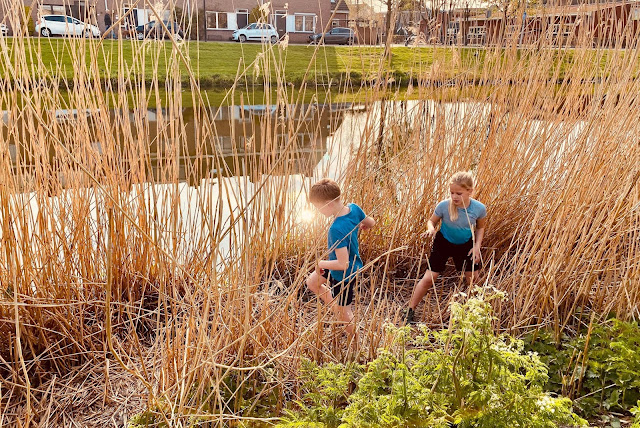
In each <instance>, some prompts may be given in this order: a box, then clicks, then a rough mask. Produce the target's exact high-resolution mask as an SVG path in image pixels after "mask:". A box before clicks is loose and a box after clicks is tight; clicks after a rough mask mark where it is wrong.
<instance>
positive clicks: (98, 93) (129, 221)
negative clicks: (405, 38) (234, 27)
mask: <svg viewBox="0 0 640 428" xmlns="http://www.w3.org/2000/svg"><path fill="white" fill-rule="evenodd" d="M10 19H12V20H15V22H17V21H18V20H19V19H20V16H19V11H18V9H16V11H15V12H14V13H13V14H12V15H10ZM66 43H68V49H67V50H65V51H64V53H63V52H61V53H60V55H63V54H64V55H71V57H72V58H73V69H74V73H73V85H72V89H71V90H70V91H68V92H66V93H63V91H62V90H61V89H60V88H61V86H63V85H60V84H57V83H59V82H56V75H57V73H56V72H53V73H52V74H51V75H50V76H49V77H50V78H51V80H50V82H52V83H51V84H43V83H42V81H40V80H38V78H36V77H33V76H36V75H38V76H40V75H42V73H44V72H45V70H47V69H49V68H50V65H49V64H43V63H39V62H38V56H37V55H36V56H35V57H29V58H28V57H27V55H26V52H33V51H34V49H37V48H36V45H35V40H34V39H33V38H32V37H30V36H29V35H27V34H23V35H21V36H20V37H16V38H15V39H14V41H13V44H12V51H11V52H12V55H11V56H9V55H8V51H7V44H6V42H5V40H3V39H1V38H0V52H1V54H2V56H3V58H4V60H3V61H2V62H1V63H0V68H2V70H0V75H2V76H5V78H4V81H1V82H0V87H1V90H0V105H2V106H3V109H4V122H3V125H2V126H3V128H2V133H0V135H1V137H0V138H1V141H0V159H1V162H2V168H0V174H1V177H0V183H2V184H1V186H0V225H1V231H0V237H1V239H2V252H1V254H0V284H2V287H1V288H2V289H1V291H0V292H1V295H0V332H1V333H2V337H3V338H4V340H3V341H2V343H1V344H0V372H1V373H2V381H1V384H0V385H1V386H0V406H1V408H2V422H0V424H2V423H3V424H8V425H11V426H14V425H15V424H18V423H19V424H20V425H21V426H32V425H41V426H72V424H74V423H75V424H80V425H83V426H85V425H105V424H107V425H109V426H110V425H115V426H121V425H122V424H123V423H125V422H126V420H128V418H130V417H131V416H132V415H133V414H135V413H138V412H142V411H144V410H149V411H150V413H149V414H153V415H154V418H155V420H156V421H159V422H165V423H167V424H168V425H170V426H188V425H189V424H190V423H193V421H194V420H195V419H194V418H199V419H197V420H199V421H209V422H211V423H212V424H213V425H220V426H223V425H224V424H236V423H240V422H245V423H249V424H257V423H259V422H260V423H268V422H269V421H271V420H272V419H270V418H273V417H277V416H279V413H278V412H279V411H281V410H282V408H283V407H284V406H285V405H286V404H287V402H288V401H290V400H293V399H295V398H296V394H297V391H298V385H297V383H296V374H297V370H298V366H299V361H300V358H301V357H309V358H313V359H315V360H319V361H336V360H344V359H345V358H348V356H347V355H346V354H347V353H346V345H345V337H344V333H343V332H342V328H341V327H340V326H339V325H336V323H335V322H334V321H333V318H332V317H331V316H330V314H328V313H327V310H326V308H324V307H323V306H322V305H321V304H319V302H318V301H317V300H316V299H315V298H314V297H313V296H312V295H310V294H309V292H307V291H305V286H304V279H305V277H306V276H307V274H308V273H309V272H310V271H311V270H312V268H313V266H314V262H315V260H316V259H317V258H318V257H321V256H322V255H323V254H324V253H325V251H326V248H325V245H326V244H325V238H326V235H325V233H326V228H327V223H326V221H324V220H322V219H319V218H315V220H313V221H304V220H303V219H302V217H301V216H300V213H301V212H302V211H303V210H304V209H307V208H308V207H307V204H306V198H305V196H304V195H305V192H306V190H307V189H308V186H309V184H310V183H311V182H313V180H315V179H318V178H320V177H323V176H331V177H334V178H336V179H338V180H339V181H340V182H341V183H342V184H343V186H344V189H345V197H346V199H347V200H351V201H354V202H357V203H359V204H360V205H361V206H363V208H364V209H365V211H366V212H367V213H368V214H369V215H371V216H373V217H375V218H376V219H377V220H378V226H377V227H376V229H375V230H373V231H371V232H370V233H366V234H363V235H362V237H361V239H362V251H363V256H364V259H365V263H366V264H367V266H366V270H365V271H364V273H363V275H362V278H361V280H360V285H359V289H358V296H357V303H356V307H355V309H356V313H357V317H356V319H357V322H358V328H359V331H360V332H361V343H360V344H359V346H360V351H361V354H360V358H363V359H365V360H366V359H368V358H373V357H375V355H376V350H377V349H378V348H379V347H380V346H382V345H384V344H385V343H386V340H388V338H387V337H386V336H385V333H384V329H383V325H384V324H385V323H387V322H395V323H399V322H400V311H401V310H402V309H403V307H404V305H405V304H406V302H407V301H408V299H409V296H410V294H411V290H412V287H413V284H414V283H415V281H416V280H417V279H418V278H419V277H420V275H421V274H422V272H424V270H425V269H426V268H427V267H426V255H427V254H428V251H429V247H430V243H429V242H425V241H424V240H423V239H422V238H420V234H421V232H423V230H424V224H425V222H426V220H427V219H428V218H429V216H430V215H431V213H432V210H433V208H434V207H435V204H436V203H437V202H438V201H439V200H441V199H443V198H445V197H446V195H447V190H448V184H447V180H448V178H449V176H450V175H451V174H452V173H453V172H455V171H457V170H461V169H471V170H473V171H474V173H475V174H476V176H477V178H478V183H479V184H478V187H477V193H476V198H477V199H479V200H480V201H482V202H484V203H485V204H486V205H487V206H488V210H489V217H488V218H489V222H488V230H487V234H486V238H485V241H484V244H485V248H484V249H483V257H484V260H483V262H484V264H485V269H484V272H483V274H482V277H481V283H482V284H485V285H488V284H490V285H493V286H495V287H497V288H498V289H500V290H503V291H505V292H506V293H507V295H508V300H507V301H506V303H504V304H502V306H500V307H498V308H496V310H497V315H498V318H499V325H496V328H504V329H509V330H512V331H513V332H516V333H518V332H521V331H526V330H528V329H532V328H537V327H540V326H545V325H548V326H553V328H554V329H555V331H556V333H557V334H558V335H560V333H562V332H563V331H567V330H568V329H571V328H573V327H575V326H576V325H578V324H580V323H584V322H588V320H589V319H590V318H592V317H594V318H597V317H601V316H606V315H607V314H609V313H612V312H613V313H615V314H616V316H618V317H620V318H626V319H628V318H637V317H638V316H639V315H640V313H639V312H638V303H640V281H639V278H640V205H639V204H640V184H639V183H638V179H639V177H640V170H639V168H640V145H639V144H638V135H640V134H639V132H640V129H638V128H639V126H640V122H639V121H638V120H636V116H637V112H638V111H639V107H640V105H639V104H640V99H639V97H638V96H637V94H638V93H640V87H639V86H640V83H639V82H638V80H637V79H636V75H637V69H638V59H637V58H638V50H637V45H636V44H633V45H630V44H627V45H626V46H627V47H626V49H625V50H606V51H605V50H600V49H592V48H591V47H590V46H591V45H588V44H587V43H586V42H585V44H584V45H585V46H587V45H588V46H589V47H578V48H576V49H564V48H563V47H562V46H553V45H537V46H534V47H524V48H519V49H518V50H516V49H515V47H506V48H499V47H496V48H492V49H487V50H486V51H484V52H483V58H482V61H481V62H479V61H475V62H474V61H469V60H464V61H463V60H462V59H461V58H463V56H462V55H461V53H460V52H461V51H460V49H459V48H456V47H452V48H451V49H450V50H447V52H446V55H445V54H444V53H443V54H442V55H443V57H442V58H441V59H439V58H438V57H437V52H438V51H436V52H434V55H436V57H434V60H433V62H430V63H429V64H422V63H420V62H416V63H415V66H414V70H412V74H411V75H412V76H413V77H412V81H411V83H410V85H409V87H408V88H407V89H406V90H400V89H398V88H397V87H396V86H394V84H393V82H390V81H389V79H388V77H389V74H388V67H386V64H387V61H388V58H385V57H384V56H382V57H381V58H379V66H378V75H377V79H374V81H373V83H372V84H370V85H364V86H358V87H354V85H352V84H351V82H350V81H349V80H348V79H347V80H345V81H341V82H340V85H339V88H338V89H335V88H334V89H332V90H331V91H330V92H327V91H326V90H325V89H324V88H323V87H321V86H318V85H317V84H313V85H312V84H309V85H302V87H299V88H295V91H293V90H292V88H291V86H290V85H289V84H288V82H287V80H286V69H284V68H283V67H282V65H281V64H282V58H283V57H284V56H286V52H287V51H286V47H284V46H269V45H265V46H262V52H261V53H260V54H259V55H258V56H257V58H256V59H255V61H254V62H253V63H244V64H239V65H238V74H237V78H236V83H235V84H234V85H233V87H231V88H229V94H228V100H229V103H230V104H231V106H230V108H231V109H230V110H229V111H233V112H236V113H234V114H235V115H236V116H234V117H225V116H224V114H225V113H224V111H226V110H223V109H222V108H221V109H217V108H213V109H212V108H211V106H209V104H208V102H207V99H206V96H203V93H201V92H200V91H199V86H198V81H197V79H196V78H195V77H193V75H190V78H189V86H190V89H191V96H192V103H191V105H193V110H188V114H187V110H186V109H184V108H183V106H182V103H183V95H182V94H181V91H182V86H183V82H182V78H181V77H180V73H181V71H180V70H181V69H184V68H185V67H186V69H187V70H189V69H190V67H191V66H192V64H190V63H189V61H187V58H186V57H185V55H184V44H188V43H190V42H188V41H187V42H183V43H176V42H175V41H170V42H168V43H170V45H166V44H164V43H158V42H154V41H145V42H140V43H139V42H137V41H135V42H132V43H133V45H134V49H133V52H134V53H133V60H132V61H131V62H130V61H129V60H127V61H125V60H124V58H123V55H122V52H123V49H124V48H123V46H124V44H125V43H129V42H124V41H123V42H121V43H120V44H119V45H118V46H120V47H119V54H118V55H114V56H112V57H110V58H109V60H110V61H114V62H115V64H116V65H117V66H116V67H115V70H116V74H115V75H114V76H112V79H110V80H108V81H107V83H106V84H105V82H104V80H102V79H101V71H100V70H99V68H98V67H96V66H95V64H98V63H99V62H101V61H103V60H104V58H103V57H102V55H103V54H104V52H103V50H102V48H101V40H82V41H66ZM322 52H323V51H322V48H321V47H320V48H318V49H317V51H316V54H317V55H318V56H319V58H321V56H322ZM565 55H567V56H571V61H569V62H562V64H563V65H562V67H563V69H562V70H560V69H559V67H560V66H559V65H558V64H559V63H558V61H557V59H558V57H563V56H565ZM149 58H151V60H150V59H149ZM449 58H453V59H452V60H450V59H449ZM456 58H458V59H457V60H456ZM465 58H466V57H465ZM147 61H151V62H152V69H154V70H155V71H154V72H155V74H156V75H158V76H160V75H161V76H163V79H162V82H163V83H162V84H158V81H155V83H153V82H152V83H151V85H149V82H148V80H147V81H145V70H147V67H148V66H149V64H148V63H147ZM451 61H453V62H456V61H457V64H456V69H457V70H459V72H458V74H457V75H456V77H454V78H453V79H450V78H449V77H447V79H446V80H445V83H446V84H437V85H435V84H433V83H434V82H443V80H442V76H443V75H444V74H445V68H446V67H449V66H450V65H451ZM321 63H322V61H316V62H315V63H314V64H315V65H314V67H317V66H318V65H317V64H321ZM159 64H162V65H163V67H162V68H160V66H159ZM567 64H568V65H567ZM554 67H558V69H557V70H555V68H554ZM554 70H555V72H557V73H560V72H562V75H563V78H561V79H559V78H555V77H554ZM34 71H37V72H38V73H34ZM56 71H57V72H59V74H60V75H62V74H64V72H66V71H64V70H56ZM550 71H551V75H552V76H551V77H549V73H550ZM307 72H308V76H311V75H312V74H313V72H314V70H312V69H308V70H307ZM446 74H447V76H448V75H449V74H448V73H446ZM470 74H473V75H474V76H475V77H476V78H480V80H481V81H482V82H483V84H481V85H477V84H475V83H477V79H469V76H470ZM164 76H167V77H166V78H164ZM273 76H275V78H274V77H273ZM256 77H259V78H262V79H263V85H264V86H265V87H268V88H269V89H270V90H268V91H265V92H264V94H265V95H264V98H265V99H264V102H262V103H260V104H265V105H266V107H264V108H265V109H267V110H268V109H270V108H271V106H273V109H274V110H273V111H274V114H266V115H253V116H252V115H251V114H250V111H251V109H252V107H250V106H249V104H252V103H247V102H246V101H245V100H246V99H247V97H250V96H251V91H252V89H251V86H250V84H249V82H250V81H252V82H253V81H255V78H256ZM308 92H314V93H315V94H316V95H315V98H316V99H318V100H321V101H322V102H320V103H317V104H316V105H315V107H308V106H304V105H303V103H302V102H300V101H301V100H302V99H304V97H305V93H308ZM237 93H241V95H240V97H239V98H240V102H239V103H236V101H235V100H236V99H237ZM165 94H168V95H165ZM272 94H275V95H272ZM350 98H353V99H358V100H361V101H362V102H361V103H360V104H359V107H363V110H362V111H352V110H346V111H345V110H341V111H339V112H335V111H334V112H332V111H331V107H330V106H329V103H331V102H334V101H337V100H345V99H350ZM253 104H255V103H253ZM149 105H153V106H154V108H153V110H149V109H148V106H149ZM156 107H158V108H156ZM159 107H162V108H159ZM188 115H190V116H189V117H187V116H188ZM255 117H257V119H255ZM225 121H227V122H225ZM238 122H239V123H241V126H237V123H238ZM327 129H329V130H330V132H329V133H330V134H331V135H329V136H328V137H327V135H326V134H323V132H325V133H326V132H327V131H326V130H327ZM323 135H324V138H325V139H326V141H328V143H326V144H328V146H326V147H325V146H323V145H322V141H325V140H323V138H321V137H322V136H323ZM327 138H328V139H327ZM325 152H328V156H324V155H323V154H324V153H325ZM302 153H320V155H319V156H318V157H313V156H311V157H308V156H306V155H302ZM238 171H242V172H243V173H242V174H238ZM301 171H307V172H306V173H301ZM305 174H306V175H305ZM307 175H308V176H307ZM444 277H445V278H444V280H443V281H442V282H441V283H440V284H438V287H437V292H434V293H431V294H430V295H428V297H427V299H426V302H424V303H423V304H422V305H421V306H420V309H419V311H418V317H421V319H422V321H424V322H426V323H428V324H430V325H431V326H433V327H438V326H440V325H443V324H444V323H446V321H447V317H448V314H447V309H446V308H447V302H448V301H449V299H451V298H452V296H454V294H455V293H457V292H458V291H462V290H465V287H464V286H463V285H462V284H461V281H460V280H459V278H457V277H456V276H455V274H454V273H446V274H445V275H444Z"/></svg>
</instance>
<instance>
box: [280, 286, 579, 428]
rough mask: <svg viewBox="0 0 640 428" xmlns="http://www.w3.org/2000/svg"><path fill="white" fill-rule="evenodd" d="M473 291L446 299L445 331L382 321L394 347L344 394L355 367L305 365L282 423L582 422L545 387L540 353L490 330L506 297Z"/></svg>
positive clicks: (533, 424) (476, 424) (563, 400)
mask: <svg viewBox="0 0 640 428" xmlns="http://www.w3.org/2000/svg"><path fill="white" fill-rule="evenodd" d="M477 292H478V294H479V296H478V297H474V298H471V299H469V300H468V301H467V302H466V303H464V304H459V303H453V304H452V305H451V322H450V327H449V329H447V330H444V331H439V332H434V331H431V330H429V329H427V328H425V327H423V329H422V334H421V335H420V336H419V337H418V338H416V339H411V330H410V328H409V327H403V328H396V327H393V326H387V328H388V329H389V332H390V333H392V334H393V335H394V338H395V339H394V341H393V345H392V346H389V347H388V348H385V349H382V350H380V352H379V356H378V357H377V358H376V359H375V360H374V361H372V362H371V363H369V364H368V365H367V366H366V370H365V372H364V374H363V375H362V376H361V377H359V378H358V379H357V388H356V389H355V391H354V392H353V394H351V395H348V397H347V393H348V389H347V385H348V382H349V381H350V380H351V379H353V374H357V373H358V370H354V369H353V368H347V367H345V366H341V365H335V364H331V365H327V366H324V367H317V366H315V367H314V369H313V370H312V371H311V372H309V371H303V378H304V379H305V388H306V389H307V391H309V392H307V393H306V394H305V395H304V397H303V400H302V402H300V403H299V404H300V406H301V410H300V411H299V412H298V413H297V414H295V413H294V414H290V417H289V418H288V419H287V420H286V421H285V422H284V423H283V425H284V426H290V425H291V424H299V423H300V422H301V421H304V420H306V421H309V422H314V423H321V424H322V425H321V426H326V427H335V426H338V423H339V421H341V422H342V425H341V426H344V427H400V426H447V425H448V424H451V423H455V424H458V426H460V427H471V426H474V427H494V426H527V427H555V426H558V425H569V426H575V425H584V424H585V421H584V420H582V419H581V418H580V417H578V416H577V415H575V414H574V413H573V412H572V410H571V401H570V400H569V399H567V398H555V397H553V396H551V395H550V394H549V393H547V392H545V391H544V390H543V386H544V385H545V384H546V382H547V379H548V376H547V369H546V367H545V365H544V364H543V363H542V361H541V360H540V358H538V356H537V355H535V354H534V353H526V352H524V350H523V349H524V344H523V342H522V341H519V340H516V339H514V338H512V337H509V336H506V335H496V334H495V333H494V331H493V328H492V322H493V316H492V309H491V301H493V300H496V299H501V298H503V295H502V294H500V293H497V292H494V293H491V294H488V295H485V294H484V292H483V291H482V290H477ZM310 373H311V374H313V375H314V376H315V379H314V378H313V377H310V376H309V374H310ZM330 379H332V380H334V383H333V386H331V387H329V386H328V384H327V381H329V380H330ZM340 402H344V403H345V404H346V407H345V408H344V410H343V411H340V410H338V409H336V405H339V404H340ZM327 408H329V409H331V410H330V415H331V418H329V417H327V416H328V415H327V413H326V412H327V411H328V410H326V409H327Z"/></svg>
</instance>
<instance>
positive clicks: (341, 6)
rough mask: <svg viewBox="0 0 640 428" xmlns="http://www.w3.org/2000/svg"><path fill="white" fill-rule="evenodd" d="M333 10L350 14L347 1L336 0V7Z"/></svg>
mask: <svg viewBox="0 0 640 428" xmlns="http://www.w3.org/2000/svg"><path fill="white" fill-rule="evenodd" d="M332 10H337V11H338V12H345V13H349V5H348V4H347V0H336V3H335V6H334V7H333V9H332Z"/></svg>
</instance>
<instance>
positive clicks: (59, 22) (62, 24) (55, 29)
mask: <svg viewBox="0 0 640 428" xmlns="http://www.w3.org/2000/svg"><path fill="white" fill-rule="evenodd" d="M45 21H46V27H47V28H48V29H49V31H51V34H64V30H65V28H66V25H67V24H66V19H65V17H64V15H58V16H49V17H47V19H46V20H45Z"/></svg>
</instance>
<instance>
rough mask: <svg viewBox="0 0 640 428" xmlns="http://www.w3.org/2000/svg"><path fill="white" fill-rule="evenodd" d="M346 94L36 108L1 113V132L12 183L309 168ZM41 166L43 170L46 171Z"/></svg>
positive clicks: (309, 171)
mask: <svg viewBox="0 0 640 428" xmlns="http://www.w3.org/2000/svg"><path fill="white" fill-rule="evenodd" d="M357 108H358V107H357V106H354V105H352V104H350V103H343V104H305V105H297V106H295V105H280V106H266V105H247V106H223V107H212V108H209V109H194V108H182V109H180V110H167V109H148V110H129V111H122V110H110V111H108V112H104V113H103V112H101V111H97V110H96V111H92V110H56V111H51V112H46V113H44V114H43V115H42V116H41V117H36V118H30V119H29V122H30V123H27V120H26V119H24V117H13V116H12V115H16V114H18V112H17V111H15V110H10V111H6V112H3V114H2V116H1V118H2V125H3V126H2V139H3V141H4V142H5V143H6V144H7V145H6V146H5V147H8V151H7V150H2V156H3V157H4V156H5V154H6V153H8V156H9V157H10V159H11V168H12V170H13V172H14V174H13V175H14V177H15V179H16V187H17V189H16V190H18V191H28V190H32V189H30V187H31V186H30V182H31V181H34V180H37V181H38V182H42V177H43V176H46V177H47V179H48V180H55V181H56V187H58V186H59V187H72V186H73V185H87V184H90V180H89V178H88V177H86V175H87V174H86V171H82V168H80V167H79V166H80V165H82V167H84V168H86V169H88V170H89V171H91V173H92V174H93V175H94V177H96V178H98V179H99V180H100V181H103V180H105V181H106V182H109V180H108V178H109V176H110V175H113V172H115V173H116V174H115V175H119V176H120V177H126V178H127V180H126V181H127V182H128V183H136V182H154V183H175V182H185V183H188V184H189V185H190V186H197V185H199V184H200V183H201V182H202V180H204V179H208V178H216V177H229V176H246V177H248V178H249V180H251V181H257V180H260V178H261V177H262V176H263V175H264V174H269V175H295V174H300V175H303V176H311V175H313V172H314V170H315V168H316V166H317V165H318V164H319V162H320V161H321V160H322V158H323V156H324V155H325V153H327V139H328V138H329V137H330V136H331V135H333V133H334V132H335V131H336V130H337V129H338V128H339V127H340V125H341V124H342V122H343V119H344V114H345V112H347V111H351V110H354V109H357ZM45 171H46V172H45Z"/></svg>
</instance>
